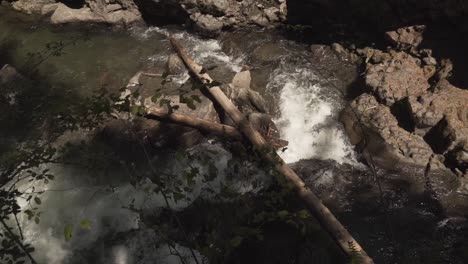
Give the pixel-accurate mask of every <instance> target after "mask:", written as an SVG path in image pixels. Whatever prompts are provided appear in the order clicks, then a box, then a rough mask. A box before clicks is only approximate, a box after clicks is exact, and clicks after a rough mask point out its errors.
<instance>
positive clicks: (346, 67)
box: [310, 44, 363, 97]
mask: <svg viewBox="0 0 468 264" xmlns="http://www.w3.org/2000/svg"><path fill="white" fill-rule="evenodd" d="M310 50H311V52H312V56H311V62H312V63H313V64H314V68H316V69H318V70H320V73H321V75H323V76H327V78H328V79H329V80H332V82H333V86H334V87H333V88H335V89H336V88H337V89H339V90H340V91H342V92H343V93H346V94H348V95H350V97H355V96H357V95H359V94H360V93H362V91H361V90H362V87H363V86H359V87H355V85H354V84H355V83H356V82H357V80H358V79H359V72H358V63H357V62H358V61H359V60H360V58H359V57H358V56H357V55H356V54H353V53H350V52H348V51H346V49H345V48H344V47H343V46H341V45H340V44H336V45H331V46H327V45H318V44H314V45H312V46H311V47H310ZM324 85H330V84H329V83H328V84H324Z"/></svg>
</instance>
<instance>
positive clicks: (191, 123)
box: [145, 108, 243, 141]
mask: <svg viewBox="0 0 468 264" xmlns="http://www.w3.org/2000/svg"><path fill="white" fill-rule="evenodd" d="M145 117H146V118H148V119H155V120H163V121H169V122H173V123H176V124H180V125H184V126H188V127H191V128H195V129H198V130H201V131H205V132H209V133H213V134H215V135H218V136H224V137H228V138H232V139H235V140H239V141H240V140H242V139H243V136H242V134H241V133H239V131H238V130H237V129H236V128H234V127H232V126H227V125H223V124H219V123H214V122H210V121H207V120H204V119H200V118H193V117H189V116H186V115H181V114H177V113H168V112H167V111H165V110H162V109H159V108H149V109H148V110H147V111H146V115H145Z"/></svg>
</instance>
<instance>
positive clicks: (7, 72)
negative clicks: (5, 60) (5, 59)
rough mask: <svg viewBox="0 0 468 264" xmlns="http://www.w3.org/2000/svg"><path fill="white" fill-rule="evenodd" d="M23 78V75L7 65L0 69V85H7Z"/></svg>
mask: <svg viewBox="0 0 468 264" xmlns="http://www.w3.org/2000/svg"><path fill="white" fill-rule="evenodd" d="M18 78H21V75H20V74H19V73H18V72H17V71H16V69H15V68H14V67H12V66H11V65H8V64H5V65H3V67H2V68H1V69H0V84H1V85H5V84H8V83H11V82H13V81H15V80H16V79H18Z"/></svg>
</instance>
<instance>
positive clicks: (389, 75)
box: [365, 52, 430, 106]
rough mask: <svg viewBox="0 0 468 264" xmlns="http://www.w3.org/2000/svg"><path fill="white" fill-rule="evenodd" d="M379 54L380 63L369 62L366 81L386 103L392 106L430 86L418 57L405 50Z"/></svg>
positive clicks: (419, 93)
mask: <svg viewBox="0 0 468 264" xmlns="http://www.w3.org/2000/svg"><path fill="white" fill-rule="evenodd" d="M374 56H376V55H373V56H372V57H374ZM379 56H380V59H379V61H381V62H380V63H375V64H372V63H368V64H367V67H366V68H367V69H366V76H365V82H366V85H367V86H369V87H370V89H371V90H372V91H373V92H374V93H375V95H376V96H377V98H378V99H379V100H381V101H382V102H383V103H385V104H386V105H388V106H391V105H393V104H394V103H395V102H397V101H400V100H402V99H404V98H406V97H408V96H419V95H421V94H423V93H424V92H425V91H426V90H427V89H428V88H429V87H430V85H429V83H428V78H427V76H426V74H425V72H424V70H423V69H422V68H421V67H420V66H419V62H418V60H417V59H416V58H414V57H412V56H411V55H409V54H407V53H404V52H391V53H386V54H383V55H379ZM374 61H378V60H376V59H374Z"/></svg>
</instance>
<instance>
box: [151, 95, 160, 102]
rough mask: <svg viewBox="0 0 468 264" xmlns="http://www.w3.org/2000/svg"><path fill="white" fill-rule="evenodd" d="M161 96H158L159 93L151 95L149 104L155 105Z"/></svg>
mask: <svg viewBox="0 0 468 264" xmlns="http://www.w3.org/2000/svg"><path fill="white" fill-rule="evenodd" d="M161 96H162V94H159V93H157V94H155V95H153V96H152V97H151V102H153V103H155V104H156V103H157V102H158V100H159V98H160V97H161Z"/></svg>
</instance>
